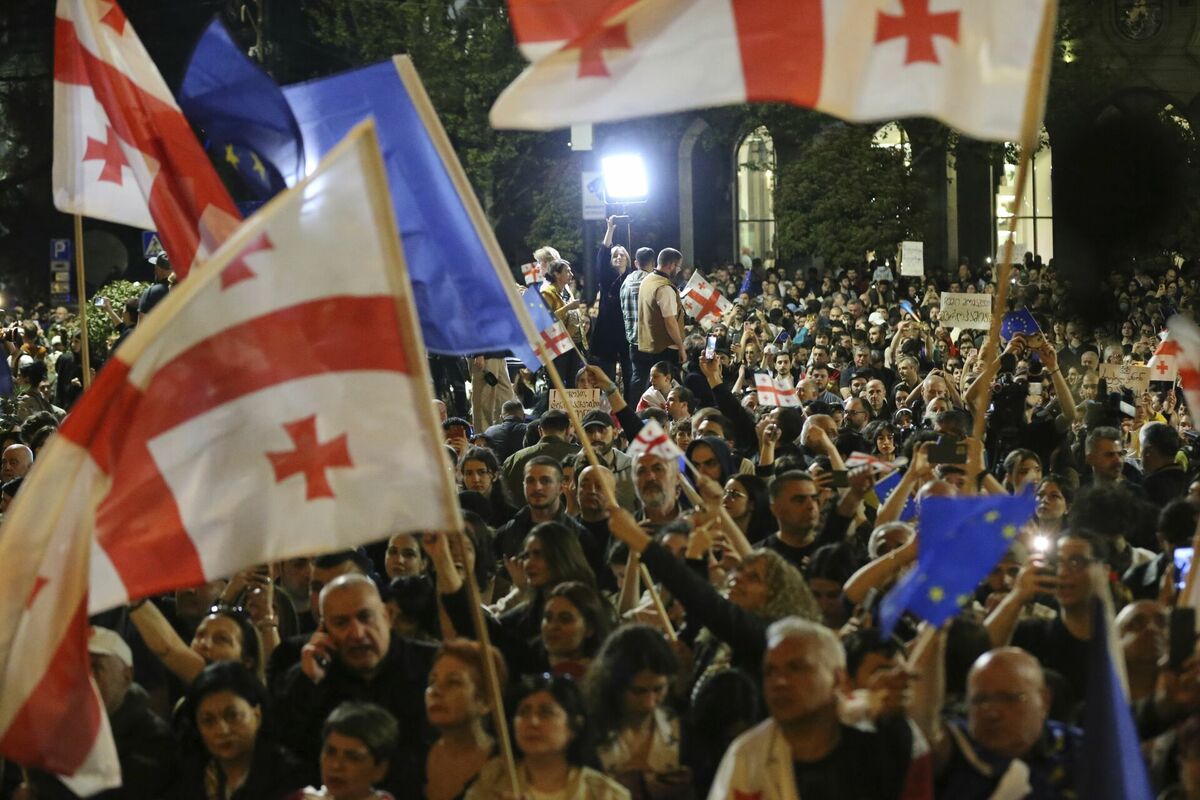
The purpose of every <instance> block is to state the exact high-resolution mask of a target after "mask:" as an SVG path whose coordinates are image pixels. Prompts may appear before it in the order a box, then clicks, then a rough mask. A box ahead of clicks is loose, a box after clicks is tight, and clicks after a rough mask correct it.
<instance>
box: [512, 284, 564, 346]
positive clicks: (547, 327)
mask: <svg viewBox="0 0 1200 800" xmlns="http://www.w3.org/2000/svg"><path fill="white" fill-rule="evenodd" d="M521 301H522V302H523V303H524V305H525V310H526V311H528V312H529V319H530V320H531V321H532V322H533V327H534V329H535V330H536V331H537V332H538V341H536V342H531V343H530V345H531V346H532V347H533V350H534V352H535V353H536V352H538V348H539V347H540V348H543V349H545V350H546V352H547V353H549V358H556V357H558V356H561V355H562V354H563V353H565V352H567V351H568V350H570V349H571V348H573V347H575V342H573V341H571V334H569V333H567V329H566V328H564V327H563V326H562V323H561V322H559V321H558V320H556V319H555V318H554V315H553V314H551V313H550V309H549V308H548V307H547V306H546V301H545V300H544V299H542V295H541V293H540V292H539V291H538V290H537V289H536V288H534V287H532V286H531V287H529V288H528V289H526V290H525V294H524V295H522V296H521Z"/></svg>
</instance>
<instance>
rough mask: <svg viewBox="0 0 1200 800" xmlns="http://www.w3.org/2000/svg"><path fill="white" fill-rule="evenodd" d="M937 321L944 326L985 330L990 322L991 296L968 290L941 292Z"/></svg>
mask: <svg viewBox="0 0 1200 800" xmlns="http://www.w3.org/2000/svg"><path fill="white" fill-rule="evenodd" d="M939 323H940V324H941V325H942V327H945V328H969V329H971V330H976V331H986V330H987V329H988V328H989V327H990V326H991V324H992V296H991V295H990V294H971V293H969V292H966V293H964V292H942V315H941V317H939Z"/></svg>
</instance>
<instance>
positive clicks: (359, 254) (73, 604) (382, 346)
mask: <svg viewBox="0 0 1200 800" xmlns="http://www.w3.org/2000/svg"><path fill="white" fill-rule="evenodd" d="M330 264H353V265H354V269H351V270H331V269H330V268H329V265H330ZM347 342H370V343H371V346H370V347H348V346H347V344H346V343H347ZM428 385H429V376H428V367H427V365H426V358H425V351H424V349H423V348H422V346H421V341H420V333H419V330H418V328H417V326H416V321H415V309H414V306H413V298H412V292H411V290H410V289H409V286H408V281H407V276H406V274H405V269H404V262H403V255H402V252H401V249H400V246H399V242H398V240H397V239H396V235H395V229H394V228H393V226H392V223H391V209H390V208H389V205H388V199H387V187H386V178H385V177H384V174H383V171H382V162H381V160H380V158H379V154H378V147H377V143H376V139H375V135H374V131H373V127H372V124H371V123H366V124H364V125H363V126H361V127H360V128H359V129H357V130H355V131H354V132H353V133H352V134H351V135H350V136H349V137H347V140H346V142H345V143H344V144H343V145H342V146H341V147H340V148H339V149H337V150H336V151H334V152H333V153H331V154H330V155H329V156H328V158H327V159H326V161H325V162H324V163H323V164H322V165H321V166H320V167H319V168H318V169H317V170H316V172H315V173H314V174H313V175H312V176H311V177H310V178H308V179H306V180H305V181H304V182H302V183H301V184H299V185H298V186H297V187H296V188H295V189H293V190H292V191H290V192H288V193H285V194H282V195H280V196H279V197H277V198H276V199H275V200H274V201H272V203H271V204H270V205H269V206H267V207H266V208H264V209H263V210H262V211H261V212H260V213H259V214H256V215H255V216H254V218H253V219H251V220H250V221H249V222H247V223H246V224H245V225H244V226H243V227H242V228H241V229H239V231H238V232H237V233H236V234H235V235H234V236H233V237H232V238H231V239H230V240H229V241H228V242H226V244H225V245H224V246H223V247H222V248H221V249H220V250H218V252H217V253H216V254H214V256H213V258H212V259H211V260H210V261H209V262H208V266H207V268H206V269H204V270H201V271H199V272H197V274H196V275H194V276H193V277H192V278H191V279H190V280H188V281H186V282H184V283H183V284H181V285H180V286H179V287H178V288H177V289H176V290H175V291H173V292H171V294H170V295H169V296H168V297H167V298H166V299H165V300H163V301H162V303H161V304H160V305H159V306H158V308H157V309H156V310H155V313H154V314H153V315H151V316H149V317H147V321H146V322H144V323H143V324H142V325H139V326H138V328H137V330H136V331H135V332H134V333H133V334H131V335H130V337H129V338H128V339H127V340H126V341H125V343H124V344H122V346H121V348H120V349H119V350H118V351H117V353H116V354H115V355H114V356H113V358H112V359H111V360H110V362H109V364H108V366H106V368H105V369H104V371H103V372H102V373H101V374H100V376H99V378H98V379H97V382H96V383H95V384H94V385H93V386H92V388H91V389H90V390H89V391H88V392H87V393H86V394H84V395H83V397H82V398H81V399H80V401H79V402H78V403H77V405H76V407H75V409H74V410H73V411H72V413H71V415H70V416H69V417H68V418H67V420H66V421H65V422H64V424H63V427H62V428H61V430H60V432H59V434H58V435H56V436H55V437H54V438H53V440H52V441H51V442H50V444H49V445H48V446H47V449H46V450H45V451H44V452H43V453H42V454H41V455H40V456H39V457H38V460H37V463H36V465H35V466H34V468H33V470H32V471H31V473H30V475H29V477H28V478H27V479H26V482H25V484H24V486H23V487H22V490H21V494H20V497H18V498H17V499H16V500H15V502H14V504H13V507H12V509H11V510H10V511H9V512H8V514H7V519H6V520H5V530H6V531H9V532H13V531H19V532H20V535H19V536H17V535H9V536H3V537H0V572H2V573H3V580H2V581H0V685H3V686H4V691H3V692H2V693H0V755H3V756H6V757H11V758H13V759H15V760H17V761H20V762H21V763H24V764H26V765H28V766H31V767H38V768H47V769H51V770H53V771H57V772H65V773H72V772H74V773H76V774H77V775H78V774H80V773H81V771H82V772H83V773H85V774H86V773H88V771H89V770H90V769H91V767H89V766H88V765H89V764H92V763H94V762H96V761H97V760H98V759H99V756H98V755H97V754H102V753H107V752H108V750H107V747H108V744H106V742H105V741H104V740H105V737H104V735H103V725H102V722H103V720H104V719H105V715H104V711H103V708H102V707H99V706H96V705H95V703H96V702H98V701H97V700H96V698H95V695H94V692H93V691H92V690H91V688H90V685H89V684H88V675H89V674H90V673H89V672H88V659H87V646H86V640H87V614H88V613H89V611H90V612H91V613H97V612H99V611H103V610H105V609H108V608H112V607H114V606H117V605H120V604H123V603H125V602H127V601H128V600H132V599H136V598H140V597H146V596H149V595H153V594H157V593H161V592H164V591H167V590H171V589H175V588H178V587H184V586H195V585H198V584H200V583H204V582H207V581H210V580H213V579H215V578H218V577H221V576H226V575H230V574H232V573H234V572H236V571H237V570H239V569H243V568H245V567H247V566H250V565H253V564H260V563H263V562H267V561H276V560H280V559H283V558H289V557H293V556H299V555H305V554H311V553H314V552H325V551H329V550H335V549H342V548H348V547H354V546H356V545H358V544H361V543H363V542H367V541H375V540H378V539H380V538H383V537H385V536H387V535H388V534H390V533H394V532H397V531H406V530H407V531H414V530H453V529H455V528H456V527H457V524H456V523H457V519H458V511H457V506H456V494H455V492H454V488H453V486H452V485H451V482H450V479H449V478H448V476H447V471H446V469H445V456H444V454H443V453H442V445H441V443H440V441H439V439H440V437H439V436H438V435H436V434H435V432H436V431H438V430H439V429H438V425H437V416H436V414H435V412H434V410H433V407H432V404H431V402H430V400H429V391H428V388H427V387H428ZM230 465H237V469H230ZM381 487H383V490H381ZM387 487H391V489H388V488H387ZM413 497H420V498H422V502H420V503H413V502H412V501H411V498H413ZM89 561H90V563H89ZM89 584H90V590H89V588H88V587H89ZM89 591H90V596H89Z"/></svg>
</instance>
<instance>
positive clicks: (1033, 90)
mask: <svg viewBox="0 0 1200 800" xmlns="http://www.w3.org/2000/svg"><path fill="white" fill-rule="evenodd" d="M1057 21H1058V2H1057V0H1048V2H1047V3H1046V8H1045V10H1044V12H1043V13H1042V22H1041V27H1040V29H1039V31H1038V39H1037V49H1036V50H1035V54H1036V56H1037V60H1036V61H1035V62H1034V63H1033V68H1032V69H1031V70H1030V73H1029V90H1028V91H1027V92H1026V95H1025V110H1024V113H1023V114H1022V116H1021V142H1020V144H1021V154H1020V157H1019V160H1018V161H1017V185H1016V187H1015V190H1016V195H1015V199H1014V200H1013V203H1014V206H1013V213H1012V216H1011V217H1009V219H1008V238H1006V239H1005V240H1004V251H1003V255H1002V256H1001V258H1000V263H999V264H998V265H997V268H998V270H999V272H998V274H997V278H996V296H995V301H994V305H993V310H992V323H991V325H990V326H989V328H988V339H987V344H986V345H985V346H984V349H987V350H990V349H992V348H994V349H995V353H996V356H997V357H999V355H1000V321H1001V318H1002V317H1003V316H1004V312H1005V309H1006V307H1007V306H1008V291H1009V276H1010V274H1011V273H1012V257H1013V237H1014V236H1016V233H1017V211H1018V210H1019V206H1020V204H1021V199H1022V197H1024V195H1025V186H1026V184H1027V183H1028V181H1029V170H1030V167H1031V166H1032V164H1033V155H1034V153H1035V152H1036V150H1037V146H1038V139H1039V138H1040V134H1041V130H1042V111H1043V108H1044V104H1045V100H1046V86H1047V83H1048V81H1049V77H1050V58H1051V55H1050V53H1051V46H1052V45H1053V42H1054V26H1055V24H1056V23H1057ZM989 345H990V348H989V347H988V346H989ZM991 399H992V387H991V385H990V384H989V385H988V386H987V387H985V389H984V391H982V392H980V393H979V396H978V397H977V398H976V400H975V408H974V413H975V419H974V425H973V426H972V431H971V435H972V436H973V437H974V438H975V439H976V440H978V441H979V443H980V445H982V444H983V437H984V431H985V428H986V426H987V409H988V405H989V404H990V403H991Z"/></svg>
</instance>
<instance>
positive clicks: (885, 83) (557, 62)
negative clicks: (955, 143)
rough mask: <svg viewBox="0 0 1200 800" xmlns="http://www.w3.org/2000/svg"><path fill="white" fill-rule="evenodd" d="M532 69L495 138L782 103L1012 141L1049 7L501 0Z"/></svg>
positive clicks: (807, 0)
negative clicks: (919, 121) (917, 121)
mask: <svg viewBox="0 0 1200 800" xmlns="http://www.w3.org/2000/svg"><path fill="white" fill-rule="evenodd" d="M508 6H509V11H510V15H511V18H512V24H513V31H514V33H515V35H516V38H517V42H518V44H519V45H520V47H521V50H522V52H523V53H524V54H525V56H526V58H528V59H529V60H530V62H531V64H530V66H529V67H527V68H526V69H525V71H524V72H523V73H522V74H521V75H520V76H519V77H518V78H517V79H516V80H515V81H514V82H513V83H512V84H510V85H509V86H508V88H507V89H505V90H504V92H503V93H502V94H501V95H500V98H499V99H498V100H497V101H496V104H495V105H494V106H493V107H492V111H491V119H492V124H493V125H494V126H495V127H496V128H526V129H536V130H547V129H552V128H561V127H566V126H568V125H571V124H574V123H583V122H612V121H615V120H618V119H626V118H629V117H636V116H644V115H648V114H666V113H672V112H676V111H683V110H686V109H691V108H701V107H705V106H718V105H730V104H737V103H746V102H786V103H792V104H794V105H798V106H804V107H807V108H815V109H817V110H818V111H823V112H825V113H827V114H831V115H833V116H835V117H840V118H842V119H848V120H856V121H862V122H866V121H871V120H891V119H899V118H904V117H912V116H930V117H936V118H938V119H940V120H942V121H943V122H945V123H947V124H948V125H951V126H953V127H955V128H957V129H958V130H960V131H962V132H964V133H967V134H969V135H971V136H974V137H976V138H979V139H990V140H999V141H1004V140H1007V141H1017V140H1019V139H1020V133H1021V118H1022V114H1023V112H1024V109H1025V107H1026V105H1027V103H1026V98H1027V95H1028V93H1029V92H1031V91H1034V92H1038V93H1039V96H1038V97H1037V98H1035V99H1036V101H1037V103H1038V108H1039V110H1040V106H1041V103H1042V102H1043V101H1044V98H1043V97H1042V94H1044V85H1036V86H1035V85H1033V84H1035V83H1037V82H1036V81H1034V80H1032V79H1031V76H1032V75H1033V74H1034V68H1035V65H1036V64H1038V63H1039V62H1041V63H1044V61H1043V60H1044V59H1048V58H1049V53H1048V52H1039V47H1038V45H1037V42H1038V39H1039V37H1038V35H1037V31H1038V29H1039V28H1040V27H1041V23H1042V20H1043V18H1044V17H1045V15H1046V14H1047V13H1049V12H1050V11H1053V10H1054V8H1055V7H1056V4H1055V3H1054V2H1053V0H1012V1H1011V2H1008V3H996V2H993V0H945V1H944V2H943V1H942V0H886V2H881V0H792V2H786V3H784V2H779V0H692V2H682V1H681V0H671V1H670V2H660V1H659V0H587V1H586V2H583V1H582V0H509V4H508Z"/></svg>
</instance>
